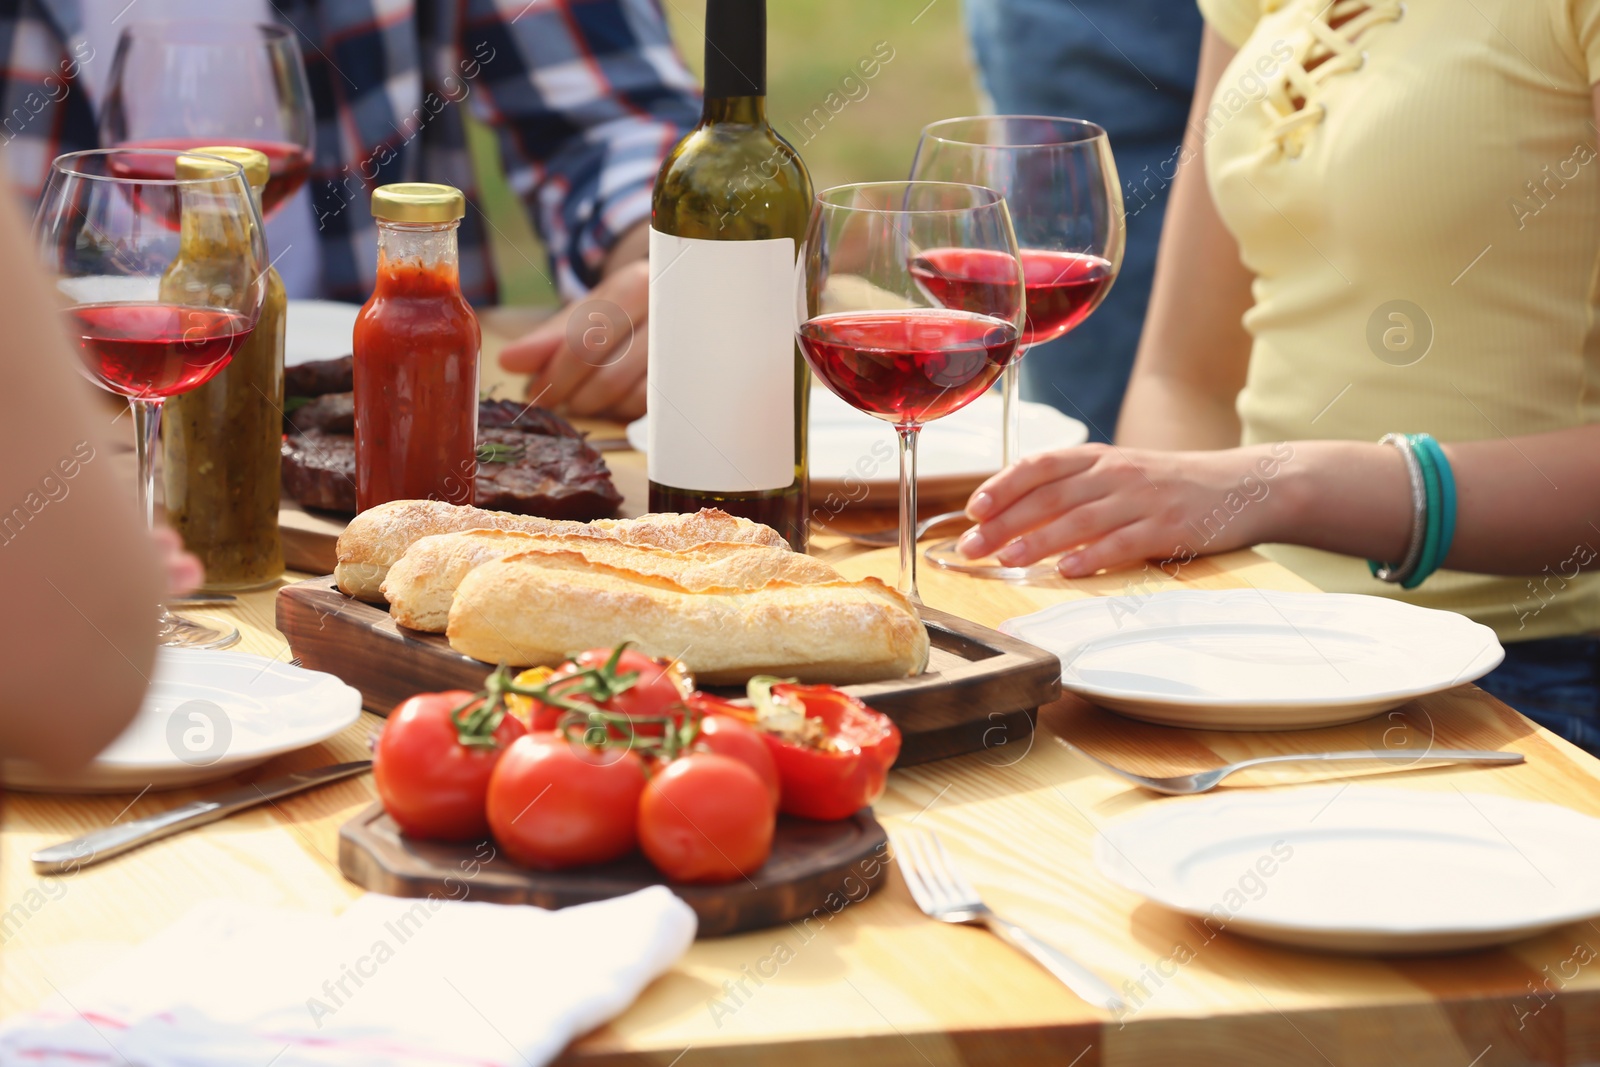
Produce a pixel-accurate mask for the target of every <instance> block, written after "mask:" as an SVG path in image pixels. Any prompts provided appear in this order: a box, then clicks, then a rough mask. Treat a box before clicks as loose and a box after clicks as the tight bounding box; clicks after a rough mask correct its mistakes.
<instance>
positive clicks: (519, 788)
mask: <svg viewBox="0 0 1600 1067" xmlns="http://www.w3.org/2000/svg"><path fill="white" fill-rule="evenodd" d="M644 788H645V773H644V762H643V761H642V760H641V759H640V758H639V755H638V753H636V752H632V751H629V750H626V749H622V748H618V747H606V748H602V749H590V748H588V747H587V746H584V745H581V744H576V743H572V742H569V741H568V740H567V739H566V738H565V737H564V736H563V735H561V734H559V733H555V732H553V731H551V732H538V733H531V734H528V735H526V736H524V737H520V738H518V739H517V740H516V742H514V743H513V744H512V745H511V747H510V748H509V749H507V750H506V753H505V755H504V756H503V757H501V759H500V762H499V764H498V765H496V767H495V769H494V774H493V776H492V777H491V778H490V779H489V795H488V799H487V804H486V807H487V814H488V818H489V829H490V830H491V831H493V833H494V839H495V840H496V841H497V842H499V844H500V847H501V848H503V849H505V851H506V855H508V856H510V857H511V859H512V861H513V862H516V863H520V864H522V865H523V866H525V867H534V868H538V869H540V870H560V869H562V868H565V867H581V866H586V865H588V864H592V863H607V862H609V861H611V860H614V859H619V858H621V857H622V856H625V855H627V854H628V853H629V852H632V851H633V850H634V848H635V846H636V845H637V843H638V837H637V832H636V829H637V826H638V821H639V795H640V794H641V793H643V792H644Z"/></svg>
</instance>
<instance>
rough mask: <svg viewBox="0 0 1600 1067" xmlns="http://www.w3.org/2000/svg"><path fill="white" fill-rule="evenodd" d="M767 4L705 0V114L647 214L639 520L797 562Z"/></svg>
mask: <svg viewBox="0 0 1600 1067" xmlns="http://www.w3.org/2000/svg"><path fill="white" fill-rule="evenodd" d="M766 37H767V7H766V0H706V27H705V38H706V63H705V105H704V110H703V111H702V113H701V116H700V122H699V123H698V124H697V125H696V126H695V128H694V129H693V130H691V131H690V132H689V133H688V134H687V135H685V137H684V138H683V140H681V141H679V142H678V144H677V146H676V147H675V148H674V149H673V150H672V152H671V154H670V155H668V156H667V159H666V162H664V163H663V164H662V166H661V172H660V174H659V175H657V177H656V186H655V193H654V196H653V197H652V200H651V214H650V319H649V326H648V334H649V374H650V393H649V408H650V421H649V427H650V432H649V445H648V448H649V452H648V455H649V473H650V510H651V511H695V510H698V509H700V508H703V507H712V508H721V509H722V510H724V511H726V512H728V513H730V514H733V515H740V516H743V517H745V518H748V519H752V520H754V521H756V522H762V523H766V524H767V525H768V526H771V527H773V528H774V529H776V530H777V531H779V532H780V533H782V534H783V535H784V537H786V538H788V540H789V543H790V544H791V545H792V546H794V548H795V549H796V550H797V551H801V552H803V551H805V548H806V536H807V531H808V523H807V515H806V512H807V505H806V410H807V401H808V399H809V393H810V374H809V371H808V370H807V368H806V364H805V361H804V360H803V359H802V358H801V355H800V349H799V346H798V345H797V344H796V342H795V338H794V260H795V254H796V251H797V248H798V246H799V243H800V241H801V240H802V238H803V237H804V235H805V229H806V221H807V219H808V217H809V215H810V212H811V178H810V175H808V174H807V173H806V168H805V164H803V163H801V162H800V156H799V154H798V153H796V152H795V150H794V148H793V147H792V146H791V145H790V144H789V143H788V142H787V141H785V140H784V139H783V138H782V137H780V136H778V133H777V131H775V130H774V129H773V128H772V127H771V126H770V125H769V124H768V123H767V115H766V94H767V40H766Z"/></svg>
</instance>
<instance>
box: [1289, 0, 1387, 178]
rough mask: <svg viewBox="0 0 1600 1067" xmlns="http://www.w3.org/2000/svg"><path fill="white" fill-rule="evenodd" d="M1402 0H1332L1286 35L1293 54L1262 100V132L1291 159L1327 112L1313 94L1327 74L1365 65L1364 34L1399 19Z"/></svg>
mask: <svg viewBox="0 0 1600 1067" xmlns="http://www.w3.org/2000/svg"><path fill="white" fill-rule="evenodd" d="M1317 2H1319V3H1320V2H1322V0H1317ZM1405 12H1406V5H1405V2H1404V0H1334V2H1333V3H1330V4H1327V6H1325V7H1324V8H1323V9H1322V10H1321V11H1320V12H1318V13H1317V14H1316V15H1315V16H1314V17H1312V18H1311V19H1309V20H1307V22H1306V23H1305V25H1304V26H1303V27H1302V28H1301V29H1300V30H1298V31H1297V32H1296V33H1295V34H1294V36H1293V37H1292V38H1291V39H1290V40H1289V42H1288V44H1289V46H1290V48H1291V49H1292V50H1293V53H1294V54H1293V56H1292V58H1290V59H1289V61H1288V62H1287V63H1285V64H1284V66H1283V72H1282V74H1281V75H1280V76H1279V77H1278V78H1277V80H1276V81H1275V82H1274V83H1273V85H1272V87H1271V88H1270V89H1269V90H1268V91H1267V97H1266V99H1265V100H1263V101H1262V102H1261V107H1262V110H1263V111H1265V112H1266V115H1267V120H1268V123H1269V125H1268V128H1267V136H1268V137H1270V138H1272V139H1273V140H1275V141H1277V142H1278V147H1279V148H1280V149H1281V150H1282V151H1283V153H1284V155H1286V156H1288V157H1289V158H1290V159H1294V158H1296V157H1298V156H1299V155H1300V153H1301V152H1302V151H1304V150H1305V142H1306V138H1307V136H1308V135H1309V134H1310V131H1311V130H1312V129H1313V128H1314V127H1315V126H1316V125H1317V124H1318V123H1320V122H1321V121H1322V120H1323V118H1324V117H1325V116H1326V115H1327V112H1328V109H1327V107H1326V105H1324V104H1323V103H1321V102H1320V101H1319V100H1318V99H1317V97H1318V95H1319V94H1320V92H1321V90H1322V86H1323V85H1324V84H1325V83H1326V82H1327V81H1328V79H1330V78H1334V77H1337V76H1338V75H1340V74H1348V73H1350V72H1352V71H1357V70H1360V69H1361V68H1362V67H1364V66H1365V65H1366V62H1367V57H1366V53H1365V52H1363V51H1362V50H1361V47H1360V44H1359V42H1360V40H1361V37H1362V35H1363V34H1365V33H1366V32H1367V31H1368V30H1370V29H1372V28H1373V27H1374V26H1378V25H1382V24H1385V23H1390V22H1398V21H1400V19H1401V17H1402V16H1403V15H1405Z"/></svg>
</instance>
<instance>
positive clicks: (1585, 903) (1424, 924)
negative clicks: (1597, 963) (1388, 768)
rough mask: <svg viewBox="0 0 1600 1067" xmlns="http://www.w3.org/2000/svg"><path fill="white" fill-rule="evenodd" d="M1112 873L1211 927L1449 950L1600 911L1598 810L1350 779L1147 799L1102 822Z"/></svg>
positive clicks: (1098, 857) (1351, 947)
mask: <svg viewBox="0 0 1600 1067" xmlns="http://www.w3.org/2000/svg"><path fill="white" fill-rule="evenodd" d="M1094 855H1095V863H1096V864H1098V866H1099V867H1100V870H1101V873H1103V874H1104V875H1105V876H1106V877H1107V878H1110V879H1111V880H1112V881H1113V882H1116V883H1117V884H1118V885H1120V886H1122V887H1123V888H1125V889H1129V890H1131V891H1133V892H1135V893H1137V894H1139V895H1140V896H1143V897H1146V898H1148V899H1150V900H1153V901H1155V902H1156V903H1158V904H1164V905H1166V906H1167V907H1169V908H1173V909H1174V910H1176V911H1180V912H1183V913H1184V914H1186V915H1192V916H1194V917H1195V918H1197V919H1199V920H1201V922H1200V924H1198V925H1196V924H1191V926H1192V928H1193V929H1195V930H1196V931H1200V930H1202V929H1203V930H1204V931H1205V934H1204V936H1206V937H1207V938H1209V937H1211V936H1214V935H1215V933H1216V932H1217V931H1219V930H1226V931H1227V932H1228V933H1241V934H1249V935H1251V936H1253V937H1259V938H1264V939H1267V940H1271V941H1280V942H1284V943H1286V944H1291V945H1301V946H1305V947H1308V948H1319V949H1329V950H1333V951H1338V952H1363V953H1414V952H1447V951H1454V950H1459V949H1468V948H1477V947H1481V946H1484V945H1497V944H1502V943H1504V942H1507V941H1515V940H1518V939H1520V938H1523V937H1529V936H1532V935H1533V934H1537V933H1540V932H1542V931H1545V930H1549V929H1551V928H1552V927H1556V926H1561V925H1563V924H1565V923H1570V922H1578V921H1580V920H1584V919H1591V918H1594V917H1596V916H1600V819H1593V818H1590V817H1589V816H1587V815H1582V814H1579V813H1578V812H1575V811H1571V810H1569V809H1567V808H1559V807H1556V806H1555V805H1553V804H1538V803H1534V802H1532V801H1528V800H1517V799H1514V798H1512V797H1503V796H1491V795H1487V794H1477V793H1462V792H1460V791H1458V790H1454V789H1450V790H1441V791H1439V792H1431V791H1422V790H1403V789H1367V788H1363V787H1361V786H1350V787H1348V788H1346V787H1342V786H1341V787H1333V786H1319V787H1315V788H1305V789H1290V790H1281V789H1279V790H1271V791H1261V792H1240V793H1228V794H1217V795H1213V796H1209V797H1203V798H1196V799H1194V800H1188V801H1158V802H1157V803H1156V804H1155V805H1153V807H1152V808H1150V809H1146V810H1145V811H1143V812H1142V813H1141V814H1138V815H1135V816H1132V817H1130V818H1126V819H1122V820H1119V821H1117V822H1114V823H1112V824H1110V825H1108V826H1107V827H1106V828H1105V829H1104V830H1103V831H1102V832H1101V834H1100V835H1099V837H1098V838H1096V840H1095V852H1094Z"/></svg>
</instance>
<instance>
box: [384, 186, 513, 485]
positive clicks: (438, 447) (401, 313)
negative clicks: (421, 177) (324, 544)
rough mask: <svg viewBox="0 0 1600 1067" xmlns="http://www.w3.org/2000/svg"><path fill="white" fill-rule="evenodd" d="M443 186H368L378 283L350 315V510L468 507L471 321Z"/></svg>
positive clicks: (457, 217) (472, 433) (472, 473)
mask: <svg viewBox="0 0 1600 1067" xmlns="http://www.w3.org/2000/svg"><path fill="white" fill-rule="evenodd" d="M465 213H466V199H465V198H464V197H463V196H462V195H461V191H460V190H459V189H454V188H451V187H450V186H448V185H430V184H425V183H421V182H406V183H402V184H398V185H385V186H381V187H379V188H378V189H376V190H374V191H373V194H372V216H373V218H375V219H377V220H378V282H377V285H376V287H375V288H374V289H373V291H372V298H371V299H370V300H368V301H367V303H366V305H365V306H364V307H363V308H362V309H361V313H360V314H359V315H357V316H356V328H355V337H354V352H355V421H356V506H357V508H359V509H360V510H362V511H365V510H366V509H368V508H370V507H375V506H377V505H378V504H383V503H387V502H388V501H390V500H424V499H426V500H445V501H448V502H450V503H452V504H471V503H472V491H473V482H474V480H475V478H476V475H477V466H478V465H477V445H478V349H479V346H480V343H481V340H482V334H481V333H480V331H479V329H478V317H477V316H476V315H475V314H473V311H472V307H471V305H469V304H468V303H467V301H466V298H465V297H463V296H462V295H461V279H460V272H459V267H458V261H457V253H456V227H457V226H458V225H460V221H461V217H462V215H464V214H465Z"/></svg>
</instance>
